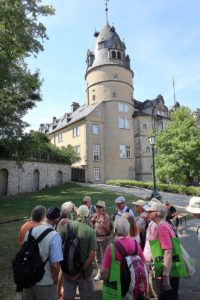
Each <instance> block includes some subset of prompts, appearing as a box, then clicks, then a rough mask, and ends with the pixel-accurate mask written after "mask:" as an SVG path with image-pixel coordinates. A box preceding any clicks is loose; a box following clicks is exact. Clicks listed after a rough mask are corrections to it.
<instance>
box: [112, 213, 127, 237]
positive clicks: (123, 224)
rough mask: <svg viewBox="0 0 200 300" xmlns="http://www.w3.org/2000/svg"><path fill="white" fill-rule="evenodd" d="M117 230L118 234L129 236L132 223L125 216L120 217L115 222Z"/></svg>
mask: <svg viewBox="0 0 200 300" xmlns="http://www.w3.org/2000/svg"><path fill="white" fill-rule="evenodd" d="M115 231H116V233H117V235H118V236H127V235H129V232H130V224H129V222H128V221H127V220H126V219H125V218H124V217H120V218H118V219H117V221H116V222H115Z"/></svg>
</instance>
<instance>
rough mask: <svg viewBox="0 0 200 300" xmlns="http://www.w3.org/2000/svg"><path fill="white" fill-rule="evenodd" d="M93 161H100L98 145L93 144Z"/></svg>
mask: <svg viewBox="0 0 200 300" xmlns="http://www.w3.org/2000/svg"><path fill="white" fill-rule="evenodd" d="M93 160H94V161H99V160H100V145H98V144H93Z"/></svg>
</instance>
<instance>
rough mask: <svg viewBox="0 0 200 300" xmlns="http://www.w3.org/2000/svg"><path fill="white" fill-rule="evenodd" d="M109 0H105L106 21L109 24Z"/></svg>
mask: <svg viewBox="0 0 200 300" xmlns="http://www.w3.org/2000/svg"><path fill="white" fill-rule="evenodd" d="M108 1H109V0H105V12H106V23H107V24H108Z"/></svg>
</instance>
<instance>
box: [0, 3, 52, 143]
mask: <svg viewBox="0 0 200 300" xmlns="http://www.w3.org/2000/svg"><path fill="white" fill-rule="evenodd" d="M41 2H42V1H41V0H1V1H0V70H1V72H0V137H1V138H13V137H20V136H21V135H22V133H23V130H24V128H25V127H26V126H27V124H26V123H25V122H24V121H23V120H22V118H23V117H24V115H25V114H26V113H27V111H28V110H29V109H32V108H33V107H34V106H35V105H36V103H37V101H40V100H41V94H40V87H41V83H42V82H41V80H40V79H39V71H38V70H36V71H35V72H34V73H31V71H30V70H29V69H28V67H27V64H26V61H25V60H26V58H27V57H29V56H31V55H34V56H36V55H37V54H38V53H39V51H42V50H43V45H42V43H43V41H44V40H45V39H47V38H48V37H47V34H46V28H45V26H44V25H43V24H42V23H41V22H40V21H38V18H39V17H41V16H48V15H52V14H53V13H54V10H53V8H52V7H51V6H48V5H40V4H41Z"/></svg>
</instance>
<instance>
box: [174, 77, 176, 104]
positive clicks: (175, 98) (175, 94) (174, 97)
mask: <svg viewBox="0 0 200 300" xmlns="http://www.w3.org/2000/svg"><path fill="white" fill-rule="evenodd" d="M173 91H174V105H175V104H176V93H175V80H174V76H173Z"/></svg>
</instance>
